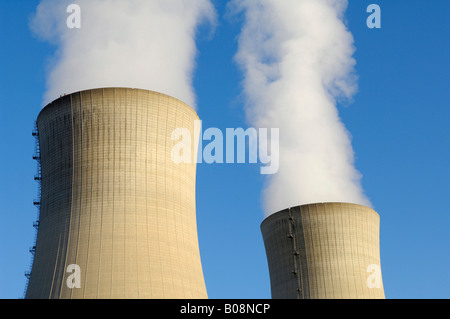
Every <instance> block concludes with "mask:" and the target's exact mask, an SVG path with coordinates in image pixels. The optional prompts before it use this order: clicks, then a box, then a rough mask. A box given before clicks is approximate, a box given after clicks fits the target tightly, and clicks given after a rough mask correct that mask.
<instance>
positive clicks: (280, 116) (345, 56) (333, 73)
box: [232, 0, 370, 215]
mask: <svg viewBox="0 0 450 319" xmlns="http://www.w3.org/2000/svg"><path fill="white" fill-rule="evenodd" d="M346 8H347V1H346V0H234V1H233V2H232V9H233V10H237V11H238V12H242V13H243V14H244V24H243V28H242V31H241V34H240V36H239V48H238V53H237V55H236V60H237V62H238V63H239V65H240V66H241V67H242V69H243V72H244V82H243V86H244V93H245V96H246V99H247V105H246V111H247V118H248V121H249V122H250V123H251V125H254V126H256V127H277V128H280V142H279V143H280V145H279V146H280V158H279V163H280V169H279V171H278V173H277V174H275V175H272V176H270V177H269V179H268V180H267V185H266V187H265V189H264V196H263V198H264V205H265V207H264V209H265V212H266V215H268V214H271V213H275V212H277V211H279V210H282V209H285V208H288V207H292V206H297V205H300V204H307V203H314V202H330V201H338V202H350V203H356V204H362V205H368V206H370V202H369V200H368V199H367V198H366V197H365V195H364V193H363V190H362V187H361V184H360V179H361V176H360V173H359V172H358V171H357V170H356V169H355V167H354V153H353V149H352V146H351V141H350V140H351V138H350V135H349V133H348V132H347V130H346V129H345V127H344V125H343V124H342V121H341V120H340V118H339V115H338V111H337V102H338V101H339V100H341V99H344V100H351V98H352V96H353V94H354V93H355V92H356V90H357V84H356V75H355V71H354V66H355V61H354V59H353V57H352V56H353V53H354V45H353V37H352V35H351V33H350V32H349V31H348V30H347V28H346V26H345V24H344V22H343V17H344V12H345V10H346Z"/></svg>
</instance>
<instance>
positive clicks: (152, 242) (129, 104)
mask: <svg viewBox="0 0 450 319" xmlns="http://www.w3.org/2000/svg"><path fill="white" fill-rule="evenodd" d="M196 120H198V116H197V114H196V113H195V112H194V110H193V109H192V108H191V107H189V106H188V105H186V104H184V103H183V102H181V101H179V100H177V99H175V98H172V97H170V96H167V95H164V94H160V93H156V92H152V91H147V90H140V89H129V88H104V89H93V90H86V91H82V92H77V93H73V94H70V95H66V96H63V97H60V98H59V99H57V100H55V101H54V102H52V103H50V104H49V105H47V106H46V107H45V108H44V109H43V110H42V111H41V112H40V114H39V116H38V119H37V128H38V137H39V147H40V163H41V178H40V179H41V200H40V216H39V224H38V227H39V228H38V232H37V239H36V246H35V255H34V260H33V265H32V268H31V273H30V274H29V282H28V286H27V290H26V294H25V298H85V299H94V298H103V299H122V298H158V299H161V298H192V299H200V298H207V293H206V287H205V283H204V278H203V271H202V266H201V260H200V253H199V245H198V237H197V224H196V209H195V182H196V161H195V160H193V161H192V163H191V164H185V163H180V164H175V163H174V162H173V161H172V158H171V152H172V148H173V146H174V145H175V144H176V143H179V141H174V140H172V138H171V134H172V132H173V131H174V130H175V129H176V128H187V129H188V130H189V131H190V132H191V135H192V150H194V149H195V147H196V143H198V139H197V137H198V136H194V122H195V121H196ZM77 271H78V274H77ZM77 280H78V284H77Z"/></svg>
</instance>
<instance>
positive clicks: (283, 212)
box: [261, 202, 380, 228]
mask: <svg viewBox="0 0 450 319" xmlns="http://www.w3.org/2000/svg"><path fill="white" fill-rule="evenodd" d="M325 205H342V206H353V207H361V208H364V209H365V210H367V211H368V212H372V213H373V214H376V215H377V216H378V217H379V216H380V215H379V214H378V213H377V212H376V211H375V210H374V209H373V208H371V207H369V206H365V205H361V204H355V203H347V202H317V203H308V204H301V205H297V206H291V207H288V208H285V209H282V210H280V211H277V212H275V213H273V214H270V215H269V216H267V217H265V218H264V220H263V221H262V223H261V228H263V225H264V224H266V223H268V222H270V221H271V220H272V219H275V218H278V217H279V216H280V215H282V214H286V213H287V212H289V211H290V210H291V209H293V208H300V210H301V209H302V208H306V207H312V206H325Z"/></svg>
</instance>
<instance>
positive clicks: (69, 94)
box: [37, 86, 198, 121]
mask: <svg viewBox="0 0 450 319" xmlns="http://www.w3.org/2000/svg"><path fill="white" fill-rule="evenodd" d="M101 90H102V91H103V90H132V91H141V92H148V93H154V94H157V95H161V96H164V97H167V98H169V99H171V100H174V101H178V102H179V103H181V104H183V105H185V106H186V107H187V108H188V109H189V110H191V111H192V112H193V113H194V114H195V115H196V116H197V117H198V114H197V112H196V111H195V110H194V109H193V108H192V107H191V106H190V105H189V104H187V103H186V102H183V101H182V100H180V99H178V98H176V97H173V96H171V95H168V94H165V93H161V92H158V91H154V90H148V89H141V88H133V87H125V86H106V87H95V88H91V89H84V90H80V91H75V92H71V93H67V94H66V93H63V94H61V95H60V97H59V98H57V99H55V100H53V101H51V102H50V103H48V104H47V105H46V106H44V107H43V108H42V109H41V110H40V112H39V115H38V117H37V121H38V120H39V116H41V114H42V113H43V112H44V111H47V110H48V109H51V108H52V107H57V106H58V105H59V104H58V103H57V102H58V101H62V100H63V99H65V98H69V97H70V96H71V95H74V94H80V93H86V92H93V91H94V92H95V91H101Z"/></svg>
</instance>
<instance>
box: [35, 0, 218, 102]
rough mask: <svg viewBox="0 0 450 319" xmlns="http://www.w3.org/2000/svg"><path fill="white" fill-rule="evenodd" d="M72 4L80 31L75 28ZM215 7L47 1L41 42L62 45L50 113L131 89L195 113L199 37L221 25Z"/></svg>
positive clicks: (202, 1) (39, 25)
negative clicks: (88, 94)
mask: <svg viewBox="0 0 450 319" xmlns="http://www.w3.org/2000/svg"><path fill="white" fill-rule="evenodd" d="M70 4H76V5H78V6H79V8H80V9H81V10H80V12H81V15H80V18H81V28H69V27H68V26H67V23H66V21H67V18H68V17H70V15H71V11H70V12H69V13H68V12H67V7H68V6H69V5H70ZM215 19H216V13H215V10H214V7H213V5H212V4H211V2H210V0H189V1H186V0H170V1H168V0H151V1H149V0H95V1H94V0H70V1H68V0H43V1H41V2H40V4H39V6H38V7H37V10H36V13H35V15H34V16H33V18H32V21H31V24H30V25H31V29H32V30H33V31H34V33H35V34H37V35H38V37H39V38H41V39H43V40H45V41H48V42H51V43H52V44H55V45H56V48H57V50H56V55H55V57H54V59H53V60H52V61H51V65H50V66H49V71H48V72H49V74H48V78H47V92H46V93H45V96H44V105H45V104H46V103H48V102H50V101H52V100H54V99H55V98H58V97H59V96H60V95H62V94H64V93H72V92H75V91H79V90H83V89H91V88H98V87H113V86H114V87H116V86H117V87H133V88H141V89H148V90H154V91H158V92H161V93H165V94H168V95H171V96H173V97H176V98H178V99H180V100H182V101H184V102H186V103H187V104H189V105H191V106H192V107H194V108H195V100H196V99H195V93H194V90H193V88H192V75H193V70H194V66H195V56H196V45H195V35H196V31H197V28H198V26H199V25H200V23H202V22H205V21H206V22H211V24H212V25H214V24H215Z"/></svg>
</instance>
